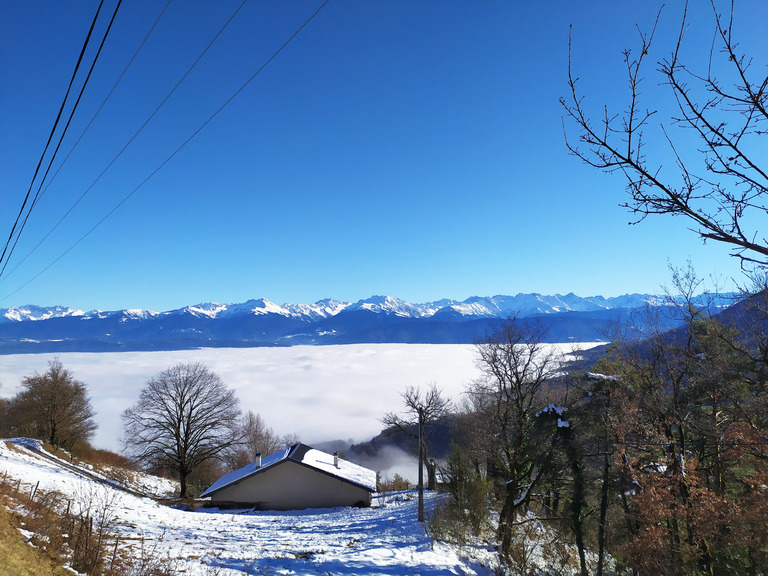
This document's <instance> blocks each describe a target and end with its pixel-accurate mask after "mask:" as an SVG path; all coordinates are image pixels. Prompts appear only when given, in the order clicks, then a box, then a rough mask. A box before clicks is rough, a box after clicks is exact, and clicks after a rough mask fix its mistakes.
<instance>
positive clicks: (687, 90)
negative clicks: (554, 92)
mask: <svg viewBox="0 0 768 576" xmlns="http://www.w3.org/2000/svg"><path fill="white" fill-rule="evenodd" d="M711 5H712V11H713V15H714V28H715V38H714V41H713V44H712V47H711V50H710V55H709V63H708V66H707V68H706V69H705V70H701V71H697V70H693V69H692V68H691V67H690V66H689V65H687V64H686V63H685V62H684V61H683V56H682V50H683V46H684V40H685V35H686V31H687V29H688V20H687V13H688V4H687V3H686V8H685V12H684V13H683V15H682V21H681V26H680V32H679V35H678V37H677V42H676V45H675V46H674V49H673V50H672V52H671V54H670V55H669V56H667V57H666V58H664V59H662V60H661V61H660V62H658V64H657V72H658V73H659V74H660V75H661V80H662V82H663V84H664V85H666V86H667V87H668V88H669V90H670V92H671V94H672V96H673V100H674V104H672V111H671V112H670V113H669V114H668V119H667V122H666V124H667V125H666V126H665V125H664V123H662V124H661V127H660V128H661V132H660V136H662V135H663V136H662V138H663V139H664V140H666V141H667V142H668V145H669V148H670V150H671V153H672V155H673V157H674V159H675V163H676V170H675V171H674V172H675V175H674V176H670V175H669V173H668V172H665V171H663V170H662V163H661V161H660V160H659V161H651V160H649V158H648V157H647V156H646V148H645V146H646V144H647V142H648V138H647V136H648V134H649V132H647V131H648V130H650V127H651V120H652V118H653V117H654V116H655V115H656V113H657V111H656V110H651V109H648V108H645V107H644V106H643V105H641V98H640V95H641V90H640V85H641V83H642V81H643V72H644V70H645V65H646V63H645V61H646V60H647V58H648V57H649V53H650V50H651V45H652V42H653V39H654V35H655V32H656V26H657V24H658V22H659V17H660V16H661V11H659V16H657V18H656V24H654V27H653V29H652V30H651V32H650V34H641V35H640V46H639V50H638V51H636V52H632V51H631V50H628V49H627V50H624V52H623V55H624V63H625V66H626V70H627V75H628V81H629V94H628V97H627V98H628V103H627V107H626V109H625V111H624V112H623V113H616V114H614V113H612V112H610V111H609V110H608V107H607V106H606V107H605V109H604V110H605V111H604V113H603V115H602V117H601V118H600V119H599V120H598V121H596V122H593V120H592V119H591V118H590V116H589V114H588V113H587V111H586V109H585V100H584V96H582V95H581V93H580V91H579V86H578V83H579V78H578V77H576V76H574V73H573V70H572V68H571V57H570V55H569V66H568V83H569V86H570V94H569V96H568V97H567V98H561V99H560V102H561V104H562V105H563V107H564V108H565V111H566V116H567V117H568V118H569V119H570V121H571V122H572V123H573V124H575V126H576V132H577V134H578V139H577V140H573V139H569V138H568V136H567V134H566V145H567V146H568V149H569V150H570V151H571V152H572V153H573V154H575V155H576V156H578V157H579V158H581V159H582V160H583V161H584V162H586V163H587V164H589V165H590V166H593V167H595V168H599V169H601V170H605V171H607V172H620V173H622V174H623V175H624V176H625V177H626V179H627V193H628V194H629V200H628V201H627V202H625V203H623V204H622V206H624V207H626V208H628V209H629V210H631V211H632V213H633V214H634V215H635V216H636V217H637V220H636V222H639V221H642V220H643V219H645V218H646V217H647V216H649V215H652V214H671V215H679V216H683V217H684V218H685V219H687V220H688V222H689V223H690V225H691V229H692V230H693V231H695V232H696V233H697V234H698V235H699V236H700V237H701V238H702V239H703V240H704V241H707V240H714V241H717V242H723V243H725V244H726V245H729V246H730V247H731V249H732V251H731V254H732V255H733V256H736V257H738V258H740V259H741V262H742V265H744V264H749V263H757V264H758V265H766V264H768V239H766V236H765V235H764V234H765V230H764V229H763V228H764V226H763V220H764V218H765V216H766V213H767V212H768V169H767V168H766V166H765V154H764V152H763V151H764V146H765V141H764V140H762V139H761V138H760V137H761V136H764V135H765V134H766V120H768V109H767V105H768V75H766V72H765V71H766V66H765V64H764V63H763V64H761V65H755V63H754V62H753V59H752V58H750V57H747V56H746V55H744V54H741V53H740V52H738V44H737V42H736V41H735V39H734V37H733V4H731V7H730V14H729V15H728V16H726V17H724V16H722V15H721V14H720V13H718V11H717V7H716V6H715V2H714V0H712V1H711ZM719 59H721V62H720V61H719ZM672 126H676V127H679V128H682V129H687V130H688V131H689V132H690V131H692V132H693V134H695V135H696V137H697V138H698V146H697V147H695V148H694V147H692V146H690V145H688V148H694V152H696V153H695V154H694V155H693V156H694V157H696V158H699V159H700V160H701V162H700V164H699V165H698V166H696V167H694V165H693V164H692V162H691V159H690V158H691V155H690V154H689V152H690V150H687V149H685V148H682V147H681V144H680V143H681V139H680V138H677V139H675V138H673V137H672V132H671V131H670V130H669V128H670V127H672ZM678 134H679V133H678ZM683 146H686V145H685V144H683ZM657 154H658V151H657Z"/></svg>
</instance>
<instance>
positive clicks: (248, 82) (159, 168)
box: [0, 0, 330, 302]
mask: <svg viewBox="0 0 768 576" xmlns="http://www.w3.org/2000/svg"><path fill="white" fill-rule="evenodd" d="M245 1H247V0H244V2H243V4H244V3H245ZM329 2H330V0H325V1H324V2H323V3H322V4H321V5H320V7H319V8H317V10H315V11H314V12H313V13H312V15H311V16H310V17H309V18H307V19H306V20H305V21H304V23H303V24H302V25H301V26H299V27H298V28H297V29H296V31H295V32H294V33H293V34H291V36H290V37H289V38H288V39H287V40H286V41H285V42H284V43H283V44H282V45H281V46H280V47H279V48H278V49H277V50H276V51H275V52H274V53H273V54H272V55H271V56H270V57H269V58H268V59H267V60H266V61H265V62H264V63H263V64H262V65H261V66H260V67H259V68H258V69H257V70H256V72H254V73H253V74H252V75H251V76H250V77H249V78H248V79H247V80H246V81H245V82H244V83H243V84H242V85H241V86H240V88H238V89H237V90H236V91H235V92H234V93H233V94H232V96H230V97H229V98H228V99H227V100H226V101H225V102H224V103H223V104H222V105H221V106H220V107H219V108H218V109H217V110H216V111H215V112H214V113H213V114H211V115H210V116H209V117H208V119H207V120H206V121H205V122H203V123H202V124H201V125H200V127H199V128H197V130H195V131H194V132H193V133H192V135H191V136H189V137H188V138H187V139H186V140H184V142H182V144H181V145H180V146H179V147H178V148H176V150H174V151H173V152H172V153H171V155H170V156H168V157H167V158H166V159H165V160H164V161H163V162H161V163H160V165H159V166H157V167H156V168H155V169H154V170H153V171H152V172H151V173H150V174H149V175H148V176H147V177H146V178H144V180H142V181H141V182H140V183H139V184H138V185H137V186H136V187H135V188H134V189H133V190H131V191H130V192H129V193H128V194H127V195H126V196H125V197H123V199H122V200H120V202H118V203H117V204H116V205H115V206H114V207H113V208H112V209H111V210H110V211H109V212H108V213H107V214H106V215H105V216H104V217H103V218H101V219H100V220H99V221H98V222H97V223H96V224H94V225H93V226H92V227H91V228H90V229H89V230H88V231H87V232H86V233H85V234H83V235H82V236H81V237H80V238H79V239H78V240H76V241H75V242H74V243H73V244H72V245H71V246H69V248H67V249H66V250H65V251H64V252H62V253H61V254H60V255H59V256H58V257H56V258H55V259H54V260H53V261H52V262H50V263H49V264H48V265H47V266H45V268H43V269H42V270H41V271H40V272H38V273H37V274H35V275H34V276H33V277H32V278H30V279H29V280H28V281H27V282H25V283H24V284H22V285H21V286H20V287H19V288H17V289H16V290H14V291H13V292H10V293H9V294H7V295H6V296H5V297H3V298H2V299H0V302H1V301H3V300H6V299H8V298H10V297H11V296H13V295H14V294H16V293H17V292H19V291H21V290H23V289H24V288H26V287H27V286H28V285H29V284H31V283H32V282H34V281H35V280H36V279H37V278H38V277H40V276H41V275H42V274H44V273H45V272H46V271H47V270H48V269H50V268H51V267H52V266H53V265H54V264H56V263H57V262H58V261H59V260H61V259H62V258H64V256H66V255H67V254H69V253H70V252H71V251H72V250H73V249H74V248H75V247H76V246H77V245H78V244H80V243H81V242H82V241H83V240H85V239H86V238H87V237H88V236H90V235H91V233H92V232H93V231H94V230H96V229H97V228H98V227H99V226H101V224H103V223H104V222H105V221H106V220H107V219H108V218H109V217H110V216H111V215H112V214H114V213H115V212H116V211H117V210H118V209H119V208H120V207H121V206H122V205H123V204H125V203H126V202H127V201H128V200H129V199H130V198H131V197H132V196H133V195H134V194H135V193H136V192H138V190H139V189H140V188H141V187H142V186H144V184H146V183H147V182H148V181H149V180H150V179H151V178H152V177H153V176H154V175H155V174H157V173H158V172H159V171H160V170H161V169H162V168H163V167H164V166H165V165H166V164H168V162H170V161H171V159H173V157H174V156H176V154H178V153H179V152H180V151H181V150H182V149H183V148H184V147H185V146H186V145H187V144H189V142H190V141H191V140H192V139H193V138H195V136H197V135H198V134H199V133H200V132H201V131H202V130H203V129H204V128H205V127H206V126H207V125H208V124H209V123H210V122H211V121H212V120H213V119H214V118H215V117H216V116H218V115H219V113H221V111H222V110H224V108H226V107H227V106H228V105H229V104H230V103H231V102H232V101H233V100H234V99H235V98H236V97H237V96H238V95H239V94H240V93H241V92H242V91H243V90H245V88H246V87H247V86H248V85H249V84H250V83H251V82H252V81H253V80H254V79H255V78H256V77H257V76H258V75H259V74H261V72H262V71H263V70H264V69H265V68H266V67H267V66H269V64H270V63H271V62H272V61H273V60H274V59H275V58H277V56H278V55H279V54H280V53H281V52H282V51H283V50H284V49H285V48H286V46H288V44H290V43H291V41H292V40H293V39H294V38H295V37H296V36H298V35H299V33H300V32H301V31H302V30H303V29H304V28H305V27H306V26H307V25H308V24H309V23H310V22H311V21H312V20H313V19H314V18H315V16H317V15H318V14H319V13H320V11H321V10H322V9H323V8H325V6H326V5H327V4H328V3H329ZM241 7H242V5H241ZM239 9H240V8H238V10H239ZM233 16H234V15H233ZM217 36H218V35H217ZM209 47H210V45H209ZM206 50H207V48H206ZM201 56H202V55H201ZM198 60H199V58H198ZM196 62H197V61H196ZM188 73H189V72H187V74H188ZM185 76H186V74H185ZM182 80H183V78H182ZM180 82H181V81H180ZM177 86H178V84H177ZM175 89H176V87H174V89H173V90H175ZM169 96H170V94H169ZM167 99H168V98H167V97H166V99H165V100H167ZM165 100H164V101H163V103H164V102H165ZM161 105H162V104H161ZM158 109H159V107H158ZM156 112H157V110H155V112H153V114H152V115H154V114H155V113H156ZM150 119H151V117H150ZM148 121H149V120H147V122H148ZM145 125H146V123H145ZM143 127H144V126H142V128H143ZM137 134H138V132H137ZM135 137H136V135H134V137H133V138H131V141H133V139H134V138H135ZM131 141H129V143H128V144H130V142H131ZM128 144H126V147H127V146H128ZM123 150H125V148H123ZM123 150H121V152H120V153H121V154H122V152H123ZM116 159H117V157H116V158H115V159H114V160H113V161H112V162H111V163H110V166H111V164H112V163H114V161H115V160H116ZM108 168H109V166H108V167H107V169H108ZM105 171H106V169H105ZM103 174H104V172H102V174H100V175H99V178H101V176H102V175H103ZM97 180H98V179H97ZM95 183H96V182H94V183H93V184H95ZM93 184H91V186H90V187H89V190H90V188H91V187H93ZM86 193H87V190H86ZM83 195H85V193H84V194H83ZM81 199H82V196H81V197H80V199H78V201H77V202H79V201H80V200H81ZM77 202H76V203H75V205H76V204H77ZM72 208H74V206H73V207H72ZM72 208H70V211H71V210H72ZM60 222H61V221H59V223H60ZM57 226H58V224H57ZM0 281H1V280H0Z"/></svg>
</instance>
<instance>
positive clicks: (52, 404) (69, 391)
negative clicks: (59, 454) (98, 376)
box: [7, 359, 96, 450]
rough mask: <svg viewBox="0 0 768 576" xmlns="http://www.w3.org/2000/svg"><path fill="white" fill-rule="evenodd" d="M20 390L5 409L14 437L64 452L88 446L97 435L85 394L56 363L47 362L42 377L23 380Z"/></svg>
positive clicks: (93, 413)
mask: <svg viewBox="0 0 768 576" xmlns="http://www.w3.org/2000/svg"><path fill="white" fill-rule="evenodd" d="M21 387H22V390H21V392H19V393H18V394H17V395H16V396H14V397H13V398H11V400H10V401H9V402H8V407H7V410H8V415H9V419H10V421H11V426H12V428H13V430H14V432H15V433H17V434H27V435H32V436H36V437H39V438H42V439H44V440H46V441H47V442H50V443H51V444H52V445H53V446H55V447H57V448H59V447H61V448H65V449H67V450H72V449H73V448H75V447H78V446H87V445H88V443H89V441H90V438H91V437H92V436H93V433H94V432H95V431H96V424H95V423H94V421H93V417H94V415H95V412H94V411H93V408H92V407H91V401H90V398H89V397H88V391H87V390H86V387H85V384H84V383H82V382H79V381H77V380H75V378H74V376H73V375H72V373H71V372H70V371H69V370H67V369H66V368H64V366H63V364H62V363H61V362H60V361H59V360H58V359H55V360H52V361H50V362H48V371H47V372H45V373H44V374H38V373H37V372H35V373H34V374H33V375H32V376H27V377H25V378H24V379H23V380H22V382H21Z"/></svg>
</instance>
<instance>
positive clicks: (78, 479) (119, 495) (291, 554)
mask: <svg viewBox="0 0 768 576" xmlns="http://www.w3.org/2000/svg"><path fill="white" fill-rule="evenodd" d="M35 446H36V443H34V442H31V441H29V440H23V441H22V440H14V441H11V442H7V441H1V442H0V470H2V472H3V476H4V478H5V480H6V482H13V483H16V482H19V481H20V482H21V485H22V488H24V489H23V490H22V492H24V493H27V494H30V493H31V492H32V491H33V490H36V498H38V497H40V496H39V495H42V494H44V493H46V492H50V491H53V490H58V491H60V492H61V493H63V494H64V496H65V497H66V498H67V499H68V500H69V501H71V502H73V506H74V505H75V503H76V502H78V501H82V499H83V498H88V499H90V501H91V502H92V503H93V504H94V505H96V506H102V507H105V508H106V511H107V514H108V515H109V516H110V518H112V522H111V531H112V533H113V534H115V535H118V536H119V542H118V546H119V548H120V549H121V550H122V552H123V553H124V554H125V555H127V556H131V557H133V558H141V557H146V555H148V554H151V555H152V556H153V557H155V558H156V559H158V560H160V561H162V562H163V563H164V567H165V569H166V570H169V571H170V573H174V574H175V573H182V572H183V573H185V574H190V575H200V576H206V575H209V574H214V573H215V574H218V575H220V576H227V575H230V574H231V575H232V576H234V575H235V574H237V575H238V576H242V574H244V573H245V574H309V573H311V574H340V573H345V574H358V575H365V574H371V575H373V574H417V573H418V574H423V575H435V576H436V575H441V574H446V575H447V574H467V575H468V574H492V573H493V570H492V566H493V565H494V563H495V559H494V552H493V549H492V547H489V546H488V544H480V545H479V546H468V547H466V548H464V549H461V550H460V549H458V548H455V547H452V546H449V545H447V544H441V543H432V542H430V538H429V536H427V535H426V534H425V532H424V530H423V528H422V526H421V525H419V524H418V523H417V522H416V520H415V518H416V500H415V498H414V495H413V493H411V492H396V493H386V494H377V495H375V497H374V506H373V507H372V508H368V509H353V508H335V509H323V510H304V511H296V512H282V513H276V512H253V511H234V512H233V511H231V510H230V511H227V512H221V511H218V510H216V509H200V510H198V511H196V512H190V511H185V510H182V509H177V508H172V507H168V506H164V505H162V504H160V503H158V502H156V501H155V500H153V499H152V498H150V497H141V496H138V495H135V494H132V493H129V492H126V491H124V490H122V489H120V487H118V486H115V485H110V484H104V483H101V482H98V481H96V480H94V479H93V478H91V477H89V476H88V475H86V474H84V473H83V472H88V471H87V470H86V471H83V472H79V471H78V470H74V469H72V468H69V467H66V466H63V465H62V464H63V462H62V461H57V460H56V459H50V458H48V457H44V456H43V455H41V454H40V453H39V452H37V451H36V450H34V449H33V448H35ZM38 482H39V485H38ZM36 485H37V488H36ZM437 498H438V497H437V495H436V494H430V495H429V496H428V505H429V506H430V507H431V506H433V505H434V504H435V502H436V499H437ZM27 537H28V538H29V537H32V535H31V534H27ZM112 541H114V540H112Z"/></svg>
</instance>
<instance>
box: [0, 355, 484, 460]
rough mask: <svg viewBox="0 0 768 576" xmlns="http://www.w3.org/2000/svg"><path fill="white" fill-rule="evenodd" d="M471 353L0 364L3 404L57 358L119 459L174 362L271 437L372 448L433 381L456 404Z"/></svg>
mask: <svg viewBox="0 0 768 576" xmlns="http://www.w3.org/2000/svg"><path fill="white" fill-rule="evenodd" d="M475 356H476V352H475V349H474V347H473V346H471V345H431V344H424V345H420V344H356V345H348V346H294V347H290V348H211V349H203V350H184V351H173V352H115V353H112V352H109V353H62V354H57V355H54V354H18V355H9V356H0V385H2V387H1V388H0V396H3V397H10V396H12V395H14V394H15V393H16V392H18V390H19V385H20V382H21V380H22V378H23V377H24V376H28V375H31V374H33V373H34V372H35V371H37V372H40V373H42V372H45V371H46V370H47V368H48V361H50V360H53V359H54V358H55V357H58V358H59V360H60V361H61V362H62V363H63V364H64V366H65V367H66V368H67V369H68V370H70V371H71V372H72V373H73V375H74V377H75V378H76V379H77V380H80V381H81V382H84V383H85V384H86V385H87V387H88V392H89V394H90V396H91V404H92V406H93V408H94V410H95V411H96V423H97V424H98V430H97V432H96V435H95V437H94V439H93V443H94V445H95V446H97V447H99V448H107V449H110V450H119V448H120V438H121V433H122V425H121V420H120V415H121V413H122V412H123V411H124V410H125V409H126V408H128V407H129V406H131V405H132V404H134V403H135V402H136V400H137V398H138V396H139V392H140V391H141V389H142V387H143V386H144V384H145V383H146V382H147V380H148V379H149V378H151V377H152V376H155V375H157V374H158V373H159V372H161V371H162V370H164V369H166V368H168V367H170V366H173V365H175V364H179V363H189V362H202V363H203V364H205V365H206V366H207V367H208V368H209V369H210V370H212V371H213V372H215V373H217V374H218V375H219V376H220V377H221V379H222V380H223V382H224V383H225V384H226V385H227V386H228V387H230V388H232V389H234V390H235V392H236V394H237V396H238V398H239V399H240V403H241V408H242V409H243V410H244V411H246V410H252V411H253V412H255V413H258V414H261V416H262V418H264V420H265V421H266V423H267V424H268V425H269V426H270V427H272V428H273V429H274V431H275V432H276V433H277V434H280V435H282V434H287V433H296V434H298V435H299V436H300V438H301V439H302V441H303V442H306V443H308V444H310V445H311V444H312V443H318V442H325V441H329V440H345V441H346V440H353V441H355V442H360V441H364V440H370V439H371V438H372V437H373V436H375V435H376V434H378V433H379V432H380V431H381V429H382V425H381V421H380V420H381V418H382V417H383V416H384V414H385V413H387V412H392V411H394V412H397V411H400V410H402V407H403V403H402V398H401V396H400V394H401V392H403V391H404V390H405V389H406V387H408V386H422V387H426V386H427V385H428V384H429V383H430V382H435V383H436V384H437V385H438V386H439V387H440V388H441V389H442V390H443V391H444V395H445V396H448V397H450V398H452V399H454V400H459V398H460V396H461V394H462V392H463V390H464V388H465V386H466V385H467V384H468V383H469V382H471V381H472V380H473V379H475V378H477V377H478V375H479V371H478V369H477V367H476V365H475Z"/></svg>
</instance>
